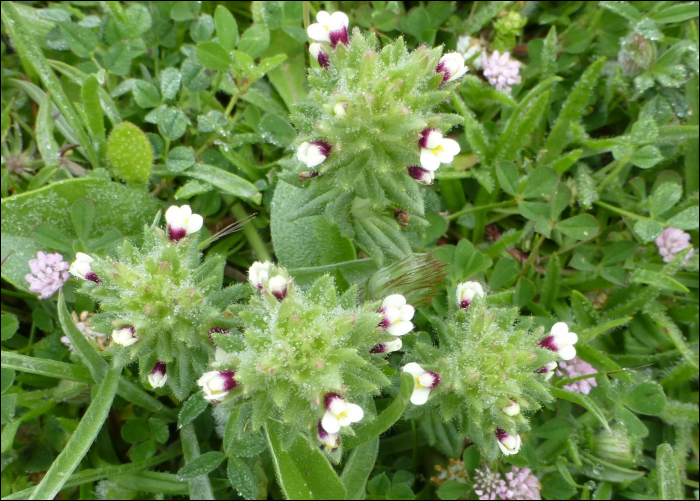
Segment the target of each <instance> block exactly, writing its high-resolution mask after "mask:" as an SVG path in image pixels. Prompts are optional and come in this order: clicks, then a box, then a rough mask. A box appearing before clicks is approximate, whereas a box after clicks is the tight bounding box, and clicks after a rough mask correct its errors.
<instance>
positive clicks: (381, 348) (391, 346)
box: [370, 337, 403, 353]
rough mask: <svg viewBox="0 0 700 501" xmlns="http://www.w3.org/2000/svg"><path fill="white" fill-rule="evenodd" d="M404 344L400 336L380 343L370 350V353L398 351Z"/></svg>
mask: <svg viewBox="0 0 700 501" xmlns="http://www.w3.org/2000/svg"><path fill="white" fill-rule="evenodd" d="M402 346H403V342H402V341H401V338H400V337H397V338H394V340H393V341H387V342H386V343H379V344H378V345H376V346H375V347H374V348H372V349H371V350H370V353H391V352H393V351H398V350H400V349H401V347H402Z"/></svg>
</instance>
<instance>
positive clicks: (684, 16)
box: [610, 2, 698, 499]
mask: <svg viewBox="0 0 700 501" xmlns="http://www.w3.org/2000/svg"><path fill="white" fill-rule="evenodd" d="M610 3H612V2H610ZM696 17H698V4H697V3H696V2H688V3H684V4H679V5H671V6H670V7H668V8H666V9H663V10H662V11H660V12H655V13H653V14H651V15H650V16H649V18H650V19H652V20H653V21H655V22H657V23H659V24H669V23H682V22H683V21H687V20H689V19H693V18H696ZM657 454H658V450H657ZM665 499H677V498H665Z"/></svg>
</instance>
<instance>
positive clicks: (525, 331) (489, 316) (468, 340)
mask: <svg viewBox="0 0 700 501" xmlns="http://www.w3.org/2000/svg"><path fill="white" fill-rule="evenodd" d="M531 323H532V320H531V319H529V318H519V317H518V311H517V309H515V308H494V307H489V306H487V304H486V301H485V294H484V290H483V287H482V286H481V284H479V283H478V282H465V283H462V284H459V285H458V286H457V288H456V291H455V296H454V299H453V301H452V302H451V305H450V314H449V316H448V319H447V320H446V321H445V322H444V323H443V322H440V321H437V320H436V321H435V322H433V325H434V326H435V328H436V329H437V333H438V337H439V341H440V346H439V347H436V346H433V345H430V344H427V343H423V342H418V343H416V344H415V345H414V347H413V348H412V349H410V350H408V352H407V354H406V358H407V359H408V360H411V362H410V363H408V364H406V365H405V366H404V367H403V371H405V372H409V373H410V374H412V375H413V377H414V378H415V380H416V385H415V387H414V392H413V395H412V397H411V402H412V403H413V404H415V405H417V406H420V407H417V408H414V409H413V410H412V411H411V412H415V413H418V412H431V409H435V408H437V409H435V410H439V413H440V415H441V416H442V418H443V419H444V420H446V421H453V422H454V424H455V425H456V427H457V429H458V430H459V432H460V433H461V434H462V436H464V437H469V438H470V439H471V440H472V442H474V443H475V444H476V445H477V446H478V447H479V448H480V449H481V450H482V453H483V455H484V456H485V457H487V458H489V459H493V458H495V457H496V456H497V454H498V451H499V450H500V451H501V453H502V454H505V455H510V454H517V453H518V452H519V450H520V445H521V437H520V435H519V431H522V430H525V429H527V424H528V423H527V420H526V418H525V417H524V416H523V415H522V413H521V411H522V410H528V411H532V410H536V409H538V408H539V406H540V404H541V403H542V402H545V401H549V400H551V396H550V394H549V391H548V385H547V383H546V378H545V377H543V376H540V377H537V376H535V377H533V373H536V372H538V369H539V368H541V367H542V366H544V365H545V364H548V363H549V362H554V361H555V360H556V359H557V358H559V357H558V356H557V352H555V351H552V349H551V348H550V346H556V347H557V348H560V347H559V346H558V345H556V343H560V344H561V343H562V341H561V340H560V339H559V338H558V337H557V338H556V340H549V341H546V340H547V339H548V338H549V336H543V333H542V330H543V329H542V328H540V329H537V330H535V331H534V332H533V331H532V330H530V325H531ZM558 331H559V329H557V332H558ZM567 333H568V329H567ZM566 339H567V340H570V339H569V338H566ZM545 341H546V342H545ZM555 342H556V343H555ZM541 343H544V344H546V346H542V345H541ZM567 346H568V345H567ZM562 347H563V344H562ZM555 366H556V363H555ZM418 409H421V410H420V411H419V410H418ZM433 412H434V411H433Z"/></svg>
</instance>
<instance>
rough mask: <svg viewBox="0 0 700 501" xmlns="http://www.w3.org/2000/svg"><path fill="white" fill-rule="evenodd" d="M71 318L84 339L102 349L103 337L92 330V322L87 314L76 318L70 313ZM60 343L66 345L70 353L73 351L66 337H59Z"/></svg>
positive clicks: (71, 344)
mask: <svg viewBox="0 0 700 501" xmlns="http://www.w3.org/2000/svg"><path fill="white" fill-rule="evenodd" d="M71 318H72V319H73V323H74V324H75V326H76V327H77V328H78V330H79V331H80V332H81V334H82V335H83V336H85V339H87V340H88V341H93V342H95V343H96V344H97V345H98V346H99V347H100V348H102V349H104V347H105V346H104V341H105V336H104V335H103V334H101V333H99V332H95V331H94V330H92V322H90V313H89V312H87V311H84V312H82V313H81V314H80V317H78V315H77V314H76V313H75V312H72V313H71ZM61 342H62V343H63V344H64V345H66V347H67V348H68V349H69V350H70V351H75V347H74V346H73V343H72V342H71V340H70V338H69V337H68V336H61Z"/></svg>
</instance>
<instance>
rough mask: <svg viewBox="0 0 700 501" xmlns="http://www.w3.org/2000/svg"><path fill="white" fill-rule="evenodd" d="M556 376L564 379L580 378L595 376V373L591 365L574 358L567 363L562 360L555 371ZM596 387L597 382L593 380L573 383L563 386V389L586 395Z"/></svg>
mask: <svg viewBox="0 0 700 501" xmlns="http://www.w3.org/2000/svg"><path fill="white" fill-rule="evenodd" d="M556 372H557V376H564V377H566V378H576V377H580V376H588V375H589V374H596V373H597V372H598V371H596V370H595V369H594V368H593V366H592V365H591V364H589V363H588V362H586V361H584V360H581V359H580V358H578V357H575V358H573V359H571V360H569V361H566V360H562V361H561V362H559V368H558V369H557V371H556ZM596 386H598V382H597V381H596V380H595V378H593V377H591V378H587V379H581V380H580V381H574V382H573V383H569V384H565V385H564V386H563V388H564V389H565V390H569V391H575V392H576V393H583V394H584V395H588V394H589V393H590V392H591V389H593V388H594V387H596Z"/></svg>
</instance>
